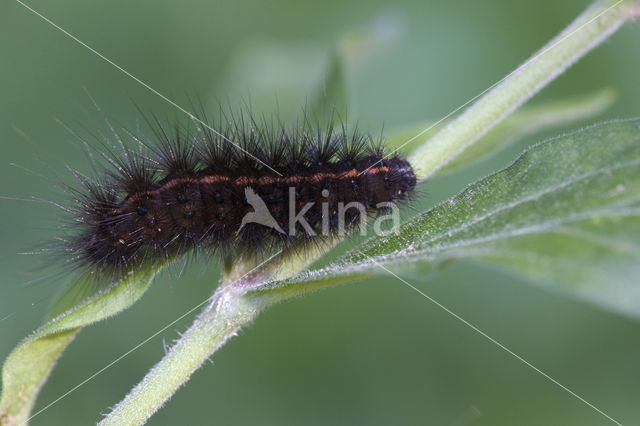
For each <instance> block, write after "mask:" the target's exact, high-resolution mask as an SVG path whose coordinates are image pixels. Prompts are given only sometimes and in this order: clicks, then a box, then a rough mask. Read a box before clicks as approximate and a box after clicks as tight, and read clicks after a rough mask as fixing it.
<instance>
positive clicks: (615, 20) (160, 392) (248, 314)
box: [100, 0, 640, 425]
mask: <svg viewBox="0 0 640 426" xmlns="http://www.w3.org/2000/svg"><path fill="white" fill-rule="evenodd" d="M639 13H640V1H620V0H618V1H615V0H598V1H596V2H595V3H593V4H592V5H591V6H590V7H589V8H588V9H587V10H586V11H585V12H583V13H582V14H581V15H580V16H579V17H578V18H577V19H576V20H575V21H574V22H573V23H572V24H571V25H569V27H567V28H566V29H565V30H564V31H563V32H562V33H560V34H559V35H558V36H557V37H556V38H554V39H553V40H552V41H551V42H549V43H548V44H547V45H546V46H545V47H544V48H543V49H541V50H540V51H539V52H538V53H536V54H535V55H534V56H533V57H532V58H531V59H529V60H528V61H526V62H525V63H524V64H523V65H522V66H520V67H519V68H518V69H516V70H515V71H514V72H513V73H511V74H509V75H508V76H507V77H505V78H504V79H503V80H501V81H500V82H499V83H498V84H496V85H495V86H494V87H493V88H492V89H491V90H490V91H488V92H487V93H486V94H484V96H482V97H481V98H480V99H479V100H478V101H477V102H476V103H475V104H474V105H473V106H471V107H470V108H469V109H467V110H466V111H465V112H464V113H463V114H462V115H461V116H460V117H459V118H458V119H457V120H454V121H453V122H452V123H451V124H449V125H448V126H447V127H445V128H444V129H443V130H442V131H441V132H439V133H438V134H437V135H436V136H434V138H433V139H431V140H430V141H428V142H427V143H426V144H424V145H423V146H422V147H420V148H419V149H417V150H416V151H415V153H414V154H413V155H412V157H411V158H410V161H411V163H412V164H413V165H414V167H415V169H416V171H417V172H418V174H419V175H420V176H422V177H428V176H430V175H432V174H433V173H434V172H436V171H437V170H439V169H440V168H442V167H443V166H444V165H446V164H447V163H448V162H449V161H451V160H452V159H453V158H455V157H456V155H458V154H459V153H460V152H462V151H463V150H464V149H465V148H467V147H468V146H470V145H471V144H472V143H473V142H474V141H476V140H477V139H478V138H480V136H482V135H483V134H484V133H486V132H487V131H488V130H489V129H490V128H491V127H493V126H494V125H495V124H497V123H498V122H500V121H501V120H502V119H503V118H505V117H506V116H507V115H508V114H510V113H511V112H513V111H514V110H515V109H516V108H517V107H518V106H520V105H521V104H522V103H524V102H525V101H526V100H527V99H529V98H530V97H531V96H533V95H534V94H535V93H536V92H537V91H539V90H540V89H541V88H542V87H544V86H545V85H547V84H548V83H549V82H550V81H551V80H553V79H554V78H555V77H556V76H558V75H559V74H560V73H562V72H563V71H564V70H565V69H566V68H567V67H568V66H570V65H571V64H572V63H573V62H575V61H576V60H577V59H579V58H580V57H581V56H583V55H584V54H585V53H586V52H588V51H589V50H590V49H592V48H594V47H595V46H597V45H598V44H599V43H600V42H602V41H603V40H604V39H605V38H606V37H607V36H609V35H611V34H612V33H613V32H615V30H616V29H618V28H619V27H620V26H621V25H622V24H623V23H624V22H625V21H626V20H629V19H634V18H635V17H636V16H637V15H638V14H639ZM311 260H312V259H311ZM309 261H310V259H309V258H307V259H298V260H297V261H295V262H292V263H290V264H288V263H287V261H286V259H283V258H282V257H278V258H276V259H273V260H272V262H271V263H269V264H267V265H264V266H261V267H260V268H259V269H257V270H256V271H255V272H252V273H251V274H244V275H243V278H240V279H237V278H236V277H237V276H238V275H239V274H242V273H243V272H244V270H246V267H245V268H242V267H241V268H239V269H236V271H235V272H234V271H231V272H230V274H229V275H228V277H227V279H226V280H225V284H223V285H222V286H221V287H220V288H219V289H218V290H217V291H216V292H215V294H214V295H213V297H212V299H211V303H210V304H209V306H208V307H207V308H206V309H205V310H204V311H203V312H202V313H201V314H200V315H199V316H198V317H197V318H196V320H195V321H194V323H193V325H191V327H189V329H188V330H187V331H186V332H185V333H184V334H183V335H182V337H181V338H180V339H179V340H178V341H177V343H176V344H175V345H174V346H173V347H172V348H171V349H170V350H169V352H168V353H167V354H166V355H165V357H164V358H163V359H162V360H161V361H160V362H159V363H158V364H156V365H155V366H154V367H153V368H152V369H151V371H149V372H148V373H147V375H146V376H145V377H144V379H143V380H142V381H141V382H140V383H139V384H138V385H137V386H136V387H134V388H133V390H132V391H131V392H130V393H129V394H128V395H127V396H126V397H125V399H123V400H122V401H121V402H120V403H119V404H118V405H116V406H115V408H114V409H113V410H112V411H111V413H110V414H109V415H108V416H107V417H106V418H105V419H104V420H103V421H102V422H101V423H100V424H101V425H116V424H117V425H119V424H140V423H144V422H145V421H146V420H147V419H149V417H151V415H153V413H155V412H156V411H157V410H158V409H159V408H160V407H162V405H163V404H164V402H165V401H167V400H168V399H169V398H170V397H171V395H173V393H175V391H176V390H177V389H178V388H179V387H180V386H182V385H183V384H184V383H186V382H187V381H188V380H189V378H190V376H191V374H192V373H193V372H194V371H195V370H196V369H197V368H198V367H200V365H202V363H203V362H204V361H205V360H207V359H208V358H209V357H210V356H211V355H213V353H214V352H215V351H216V350H217V349H218V348H219V347H220V346H222V345H223V344H224V343H225V342H226V341H227V339H229V338H230V337H232V336H234V335H235V334H236V333H237V331H238V330H239V329H240V327H242V326H243V325H245V324H248V323H249V322H251V321H252V320H253V318H255V317H256V315H257V314H258V313H259V312H260V311H261V310H262V309H264V308H266V307H268V306H270V305H271V304H273V303H276V302H278V301H280V300H284V299H287V298H291V297H295V296H298V295H301V294H304V293H306V292H308V291H311V290H317V289H319V288H323V287H328V286H333V285H338V284H341V283H343V282H342V281H339V280H337V281H331V280H329V281H327V282H326V283H323V284H321V285H319V284H311V285H306V284H298V285H296V286H294V287H287V288H286V291H278V290H277V289H274V290H270V289H268V288H265V290H264V291H258V292H253V293H252V294H251V293H247V291H249V290H256V289H259V288H260V286H261V285H262V284H263V283H265V282H266V281H267V280H268V279H269V278H270V277H271V276H273V275H277V276H279V278H285V277H287V276H291V275H293V274H294V273H296V272H297V271H299V270H300V269H301V268H305V267H306V265H308V263H309ZM292 265H294V266H292ZM234 279H235V281H234ZM231 281H233V282H231Z"/></svg>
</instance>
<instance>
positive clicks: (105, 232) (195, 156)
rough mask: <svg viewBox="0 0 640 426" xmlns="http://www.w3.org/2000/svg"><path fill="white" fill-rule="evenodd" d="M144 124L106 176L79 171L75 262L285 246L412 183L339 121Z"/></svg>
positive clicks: (105, 263) (318, 235) (121, 264)
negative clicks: (148, 138) (170, 128)
mask: <svg viewBox="0 0 640 426" xmlns="http://www.w3.org/2000/svg"><path fill="white" fill-rule="evenodd" d="M196 120H197V121H198V122H200V123H203V121H201V118H199V117H198V118H197V119H196ZM150 124H151V127H152V129H153V134H154V140H153V141H152V142H150V143H149V142H144V139H142V138H140V137H137V136H133V135H132V137H133V138H134V139H135V140H136V141H138V143H139V144H141V145H144V146H145V149H144V150H142V151H134V150H133V149H132V148H129V147H126V146H125V145H124V144H122V145H121V149H120V151H121V152H120V153H118V154H116V155H114V154H111V156H110V157H108V159H109V163H111V165H112V166H113V167H110V168H108V169H107V170H105V176H106V177H103V178H100V179H93V178H87V177H83V176H81V175H80V174H76V175H77V177H78V178H79V179H80V182H81V188H80V189H76V190H73V194H74V199H75V202H76V208H75V212H76V222H77V223H80V224H81V226H80V228H77V227H74V232H76V233H75V234H74V235H73V236H71V237H70V238H67V239H65V240H64V241H65V252H67V253H71V255H72V259H73V261H74V262H75V263H76V264H78V265H80V266H84V267H87V268H89V269H91V270H97V271H105V270H109V271H115V272H124V271H126V270H129V269H130V268H131V267H134V266H135V265H140V264H142V263H145V262H154V261H158V260H161V259H166V258H168V257H171V256H174V255H180V254H183V253H186V252H190V251H193V250H194V249H197V250H198V251H199V252H205V253H219V254H221V255H222V256H226V255H229V254H232V255H237V256H247V255H256V254H259V253H264V252H265V251H267V252H270V251H273V250H275V249H278V248H281V249H285V250H289V249H292V248H293V247H297V246H300V245H301V243H308V242H318V241H321V240H322V239H323V238H325V237H326V236H327V235H331V234H336V233H338V232H342V231H348V230H349V229H351V228H353V227H354V226H355V225H356V224H357V223H359V221H360V220H361V219H362V216H363V215H366V214H368V213H371V212H375V211H376V210H384V209H386V206H387V205H388V203H390V202H396V201H402V200H406V199H407V198H408V197H409V196H410V195H411V193H412V192H413V191H414V188H415V185H416V177H415V174H414V172H413V169H412V167H411V165H410V164H409V163H408V162H407V161H406V160H404V159H402V158H399V157H397V156H394V157H391V158H386V157H385V155H384V148H383V144H382V142H381V141H379V142H377V143H374V141H373V139H372V138H371V137H370V136H363V135H362V134H360V133H358V132H354V133H348V132H347V131H346V129H345V127H344V126H342V127H340V128H339V129H338V130H336V129H335V128H334V127H333V126H332V125H328V126H326V127H324V128H321V127H320V126H317V125H316V126H312V125H311V124H310V122H309V121H308V120H306V119H305V121H304V123H303V124H302V125H301V126H296V127H294V128H293V129H290V128H286V127H285V126H283V125H280V124H278V125H273V124H269V123H266V121H265V122H264V123H263V124H262V125H257V124H256V123H255V121H253V120H249V121H248V123H245V121H243V120H231V122H230V123H229V124H227V125H226V126H225V127H224V128H223V129H222V130H220V132H218V131H215V130H213V127H210V126H208V125H206V124H205V127H201V126H197V127H198V129H197V130H198V131H197V132H188V131H184V130H183V131H180V130H176V132H175V133H171V135H169V134H168V133H166V132H165V130H164V128H163V127H162V126H161V125H159V124H158V121H157V120H156V122H155V123H150ZM292 200H293V201H292ZM309 203H311V204H309ZM350 203H352V204H350ZM354 203H355V204H354ZM381 203H382V204H381ZM385 203H387V204H385ZM307 206H308V207H307ZM354 206H355V207H354ZM358 206H361V207H358ZM345 207H346V208H345ZM292 209H293V210H292ZM296 218H297V219H298V220H294V221H293V222H291V220H292V219H296ZM302 219H304V220H302ZM78 229H80V231H78ZM302 245H304V244H302Z"/></svg>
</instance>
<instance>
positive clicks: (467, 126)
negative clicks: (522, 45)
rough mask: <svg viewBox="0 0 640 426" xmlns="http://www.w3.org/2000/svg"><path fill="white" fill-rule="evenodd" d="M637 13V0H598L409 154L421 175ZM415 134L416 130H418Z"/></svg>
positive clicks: (432, 170) (440, 164)
mask: <svg viewBox="0 0 640 426" xmlns="http://www.w3.org/2000/svg"><path fill="white" fill-rule="evenodd" d="M638 14H640V2H639V1H630V0H598V1H595V2H594V3H592V4H591V6H589V7H588V8H587V9H586V10H585V11H584V12H583V13H582V14H580V16H578V17H577V18H576V19H575V20H574V21H573V22H572V23H571V24H570V25H569V26H568V27H567V28H565V29H564V30H563V31H562V32H561V33H560V34H558V35H557V36H556V37H555V38H554V39H552V40H551V41H550V42H549V43H547V44H546V45H545V46H544V47H543V48H542V49H540V50H539V51H538V52H536V53H535V54H534V55H533V56H531V57H530V58H529V59H528V60H527V61H526V62H524V63H523V64H522V65H520V66H519V67H518V68H517V69H516V70H514V71H513V72H512V73H510V74H509V75H507V76H506V77H504V78H503V79H502V80H500V81H499V82H498V83H496V84H495V85H493V86H492V87H491V88H490V89H488V90H487V91H485V92H483V93H482V94H481V95H482V96H481V97H480V99H478V101H476V102H475V103H474V104H473V105H472V106H471V107H469V108H468V109H467V110H466V111H465V112H464V113H463V114H461V115H460V116H459V117H458V118H457V119H455V120H453V121H452V122H451V123H450V124H449V125H447V126H446V127H445V128H444V129H442V130H441V131H440V132H438V133H437V134H436V135H435V136H434V137H433V138H431V139H430V140H429V141H427V142H426V143H425V144H423V145H422V146H421V147H420V148H418V149H417V150H416V151H414V152H413V154H412V155H411V156H410V157H409V162H410V163H411V164H412V165H413V167H414V169H415V171H416V174H417V175H418V176H420V177H421V179H422V180H424V179H426V178H428V177H430V176H431V175H433V174H434V173H435V172H437V171H438V170H439V169H441V168H442V167H444V166H445V165H446V164H447V163H449V162H450V161H451V160H453V159H454V158H455V157H456V156H458V155H459V154H460V153H461V152H462V151H464V150H465V149H466V148H468V147H469V146H470V145H471V144H473V143H474V142H475V141H476V140H478V139H480V137H482V136H483V135H484V134H485V133H487V132H488V131H489V130H490V129H491V128H492V127H493V126H495V125H496V124H498V123H499V122H500V121H502V120H503V119H504V118H505V117H507V116H508V115H509V114H511V113H512V112H513V111H514V110H515V109H516V108H518V107H519V106H520V105H522V104H523V103H524V102H526V101H527V100H528V99H529V98H531V97H532V96H533V95H535V94H536V93H537V92H538V91H539V90H540V89H542V88H543V87H544V86H546V85H547V84H549V83H550V82H551V81H552V80H553V79H554V78H556V77H557V76H558V75H560V74H562V73H563V72H564V71H565V70H566V69H567V68H568V67H569V66H571V65H572V64H573V63H574V62H576V61H577V60H578V59H580V58H581V57H582V56H583V55H585V54H586V53H587V52H588V51H590V50H591V49H593V48H594V47H596V46H597V45H598V44H600V43H601V42H602V41H603V40H605V39H606V38H607V37H609V36H610V35H611V34H613V33H614V32H615V31H616V30H617V29H618V28H620V26H621V25H622V24H624V23H625V21H628V20H631V19H635V17H637V16H638ZM419 135H420V134H419Z"/></svg>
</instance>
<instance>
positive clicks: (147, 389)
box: [100, 286, 260, 425]
mask: <svg viewBox="0 0 640 426" xmlns="http://www.w3.org/2000/svg"><path fill="white" fill-rule="evenodd" d="M259 311H260V306H257V304H256V303H252V300H250V299H247V298H244V297H242V291H241V290H239V289H238V288H237V287H234V286H223V287H220V288H219V289H218V291H216V292H215V294H214V295H213V297H212V298H211V303H210V304H209V305H208V306H207V308H206V309H204V311H203V312H202V313H201V314H200V315H199V316H198V317H197V318H196V319H195V321H194V322H193V324H192V325H191V326H190V327H189V329H188V330H187V331H186V332H185V333H184V334H183V335H182V337H181V338H180V340H178V342H177V343H176V344H175V345H174V346H173V347H172V348H171V349H170V350H169V351H168V352H167V354H166V355H165V357H164V358H163V359H162V360H161V361H160V362H159V363H158V364H156V365H155V366H154V367H153V369H151V371H149V372H148V373H147V375H146V376H145V378H144V379H143V380H142V381H141V382H140V383H139V384H138V385H137V386H136V387H134V388H133V389H132V390H131V392H129V394H128V395H127V396H126V397H125V399H123V400H122V401H121V402H120V403H119V404H118V405H116V406H115V408H114V409H113V411H112V412H111V413H110V414H109V416H108V417H106V418H105V419H104V420H103V421H102V422H100V425H125V424H126V425H133V424H142V423H144V422H146V421H147V420H148V419H149V417H151V415H153V413H155V412H156V411H157V410H158V409H159V408H160V407H162V405H163V404H164V402H165V401H166V400H168V399H169V398H170V397H171V395H173V393H174V392H175V391H176V390H177V389H178V388H179V387H180V386H182V385H183V384H185V383H186V382H187V381H188V380H189V378H190V376H191V373H193V372H194V371H195V370H196V369H198V367H200V365H202V363H203V362H204V361H206V360H207V358H209V357H210V356H211V354H212V353H213V352H215V351H216V350H217V349H218V348H219V347H220V346H222V345H223V344H224V343H225V341H226V340H227V339H229V338H230V337H233V336H235V334H236V332H237V331H238V329H239V328H240V327H241V326H242V325H244V324H247V323H249V322H250V321H251V320H252V319H253V318H254V317H255V316H256V315H257V313H258V312H259Z"/></svg>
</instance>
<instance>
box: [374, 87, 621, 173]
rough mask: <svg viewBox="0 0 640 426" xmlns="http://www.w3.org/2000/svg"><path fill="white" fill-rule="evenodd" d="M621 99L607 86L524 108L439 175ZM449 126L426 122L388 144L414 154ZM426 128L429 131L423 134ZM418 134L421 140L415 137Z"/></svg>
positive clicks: (591, 114) (391, 138)
mask: <svg viewBox="0 0 640 426" xmlns="http://www.w3.org/2000/svg"><path fill="white" fill-rule="evenodd" d="M617 98H618V95H617V93H616V91H615V89H613V88H610V87H606V88H603V89H600V90H597V91H594V92H591V93H587V94H583V95H580V96H573V97H568V98H564V99H558V100H551V101H546V102H540V103H537V104H534V105H531V106H524V107H522V108H520V109H519V110H517V111H516V112H514V113H513V114H511V115H510V116H509V117H507V118H506V119H505V120H504V121H502V122H501V123H500V124H498V125H497V126H495V127H494V128H493V129H491V130H490V131H489V132H488V133H487V134H486V135H485V136H483V137H482V138H480V139H478V141H477V142H475V143H474V144H472V145H470V146H469V147H468V148H467V149H466V150H464V151H462V152H461V153H460V155H458V156H457V157H455V158H454V159H453V160H451V162H450V163H448V164H446V165H445V166H444V167H443V168H442V169H440V170H439V171H438V173H439V174H443V173H448V172H451V171H454V170H457V169H459V168H462V167H466V166H469V165H471V164H474V163H476V162H479V161H483V160H486V159H488V158H490V157H491V156H492V155H494V154H496V153H498V152H500V151H501V150H503V149H504V148H506V147H507V146H509V145H511V144H512V143H514V142H516V141H518V140H519V139H522V138H524V137H526V136H529V135H532V134H535V133H538V132H541V131H544V130H547V129H552V128H557V127H562V126H567V125H569V124H573V123H576V122H579V121H583V120H586V119H589V118H593V117H596V116H598V115H599V114H601V113H602V112H604V111H606V110H607V109H608V108H609V107H611V105H613V103H614V102H615V101H616V99H617ZM448 123H449V122H448V121H443V122H442V123H439V124H437V125H434V123H433V122H424V123H421V124H419V125H414V126H409V127H406V128H404V129H400V130H398V131H396V132H394V133H392V134H391V135H389V136H388V137H387V140H386V142H385V145H386V146H387V147H388V148H389V149H394V148H399V147H402V148H401V151H403V152H411V151H413V150H414V149H416V148H417V147H418V146H420V145H422V144H423V143H424V141H425V140H427V139H428V138H430V137H431V136H433V135H434V134H436V133H437V132H438V131H439V130H441V129H442V128H443V127H444V126H446V125H447V124H448ZM425 129H429V130H428V131H427V132H424V134H421V133H422V132H423V131H424V130H425ZM418 134H421V135H420V137H415V136H416V135H418ZM407 141H410V142H409V143H407Z"/></svg>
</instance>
